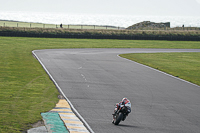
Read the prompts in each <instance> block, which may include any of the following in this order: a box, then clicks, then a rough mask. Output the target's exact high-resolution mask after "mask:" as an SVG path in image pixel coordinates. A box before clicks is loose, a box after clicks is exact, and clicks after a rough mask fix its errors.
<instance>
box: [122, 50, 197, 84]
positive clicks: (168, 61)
mask: <svg viewBox="0 0 200 133" xmlns="http://www.w3.org/2000/svg"><path fill="white" fill-rule="evenodd" d="M120 56H121V57H123V58H127V59H130V60H133V61H136V62H139V63H141V64H144V65H147V66H150V67H153V68H155V69H158V70H160V71H163V72H166V73H169V74H171V75H174V76H176V77H179V78H181V79H185V80H187V81H190V82H192V83H194V84H197V85H200V53H148V54H140V53H138V54H123V55H120Z"/></svg>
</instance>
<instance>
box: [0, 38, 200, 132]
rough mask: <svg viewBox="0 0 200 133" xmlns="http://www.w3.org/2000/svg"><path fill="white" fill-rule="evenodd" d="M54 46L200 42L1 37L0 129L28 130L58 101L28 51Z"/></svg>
mask: <svg viewBox="0 0 200 133" xmlns="http://www.w3.org/2000/svg"><path fill="white" fill-rule="evenodd" d="M54 48H56V49H59V48H194V49H197V48H200V42H195V41H192V42H186V41H185V42H181V41H178V42H176V41H138V40H105V39H104V40H97V39H96V40H95V39H58V38H56V39H53V38H23V37H0V59H1V60H0V73H1V74H0V92H1V93H0V107H1V108H0V132H2V133H11V132H22V131H24V130H27V129H28V128H30V127H31V125H30V124H32V123H35V122H37V121H38V120H41V116H40V113H41V112H46V111H49V110H50V109H52V108H53V107H54V106H55V104H56V103H57V102H58V99H57V95H58V91H57V89H56V88H55V86H54V84H53V83H52V82H51V80H50V79H49V77H48V75H47V74H46V73H45V71H44V70H43V68H42V67H41V65H40V64H39V62H38V61H37V60H36V59H35V58H34V57H33V56H32V53H31V51H32V50H35V49H54ZM193 56H196V55H193ZM194 67H195V66H194ZM198 68H199V67H198ZM198 79H199V78H198Z"/></svg>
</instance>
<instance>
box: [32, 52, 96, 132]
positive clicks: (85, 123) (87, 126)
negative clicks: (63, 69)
mask: <svg viewBox="0 0 200 133" xmlns="http://www.w3.org/2000/svg"><path fill="white" fill-rule="evenodd" d="M35 51H36V50H33V51H32V54H33V56H34V57H35V58H36V59H37V60H38V61H39V62H40V64H41V65H42V67H43V68H44V70H45V71H46V73H47V74H48V75H49V77H50V79H51V80H52V81H53V82H54V84H55V86H56V87H57V88H58V90H59V91H60V92H61V93H62V95H63V96H64V98H65V99H66V100H67V102H68V103H69V105H70V106H71V108H72V110H73V111H74V112H75V114H76V115H77V116H78V117H79V118H80V119H81V121H82V122H83V123H84V125H85V126H86V128H87V129H88V130H89V132H90V133H94V131H93V130H92V128H91V127H90V126H89V125H88V123H87V122H86V121H85V120H84V119H83V117H82V116H81V115H80V114H79V113H78V111H77V110H76V109H75V108H74V106H73V105H72V103H71V102H70V100H69V99H68V98H67V97H66V96H65V94H64V93H63V91H62V90H61V88H60V86H59V85H58V84H57V82H56V81H55V80H54V78H53V77H52V76H51V74H50V73H49V71H48V70H47V69H46V67H45V66H44V64H43V63H42V61H41V60H40V59H39V58H38V56H37V55H36V54H35Z"/></svg>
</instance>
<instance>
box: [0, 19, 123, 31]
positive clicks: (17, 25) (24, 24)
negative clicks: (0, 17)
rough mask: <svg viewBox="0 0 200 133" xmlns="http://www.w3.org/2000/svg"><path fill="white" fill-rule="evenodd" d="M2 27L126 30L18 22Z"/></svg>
mask: <svg viewBox="0 0 200 133" xmlns="http://www.w3.org/2000/svg"><path fill="white" fill-rule="evenodd" d="M0 27H26V28H67V29H109V30H112V29H113V30H117V29H125V28H123V27H116V26H108V25H72V24H69V25H62V26H61V25H60V24H59V25H57V24H42V23H27V22H16V21H0Z"/></svg>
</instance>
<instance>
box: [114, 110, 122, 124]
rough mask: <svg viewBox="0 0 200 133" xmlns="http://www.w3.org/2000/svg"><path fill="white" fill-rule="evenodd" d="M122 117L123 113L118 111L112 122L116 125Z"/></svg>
mask: <svg viewBox="0 0 200 133" xmlns="http://www.w3.org/2000/svg"><path fill="white" fill-rule="evenodd" d="M122 118H123V114H122V113H119V115H118V117H116V119H115V121H114V124H115V125H118V124H119V123H120V121H121V120H122Z"/></svg>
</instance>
